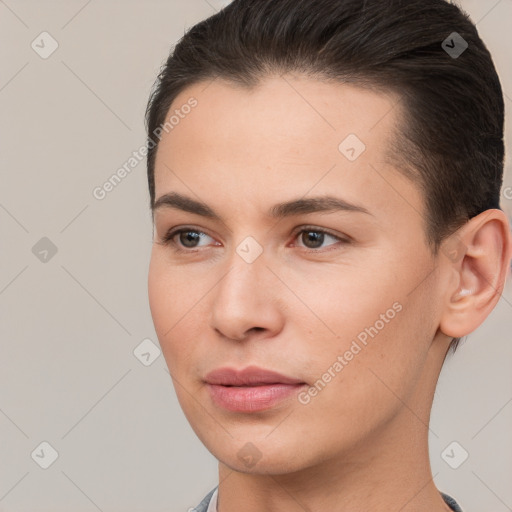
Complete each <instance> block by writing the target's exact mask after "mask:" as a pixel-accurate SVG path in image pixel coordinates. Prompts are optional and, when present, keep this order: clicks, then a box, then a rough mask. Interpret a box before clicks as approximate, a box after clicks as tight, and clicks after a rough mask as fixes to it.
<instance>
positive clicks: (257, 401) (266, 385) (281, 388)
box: [205, 366, 306, 413]
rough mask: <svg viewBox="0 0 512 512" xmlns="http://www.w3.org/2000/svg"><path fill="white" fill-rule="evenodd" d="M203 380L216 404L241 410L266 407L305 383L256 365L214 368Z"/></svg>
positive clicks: (235, 410)
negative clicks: (239, 367) (239, 368)
mask: <svg viewBox="0 0 512 512" xmlns="http://www.w3.org/2000/svg"><path fill="white" fill-rule="evenodd" d="M205 382H206V383H207V385H208V391H209V393H210V397H211V399H212V400H213V402H214V403H215V404H216V405H218V406H219V407H222V408H224V409H227V410H229V411H233V412H245V413H249V412H258V411H263V410H266V409H270V408H272V407H274V406H275V405H277V404H278V403H279V402H281V401H283V400H285V399H286V398H289V397H290V396H291V395H293V394H294V393H296V392H297V391H298V390H299V389H300V388H302V387H303V386H306V383H305V382H303V381H301V380H299V379H294V378H291V377H287V376H286V375H282V374H280V373H277V372H274V371H271V370H266V369H264V368H259V367H257V366H250V367H247V368H245V369H243V370H236V369H234V368H218V369H217V370H214V371H212V372H210V373H208V374H207V375H206V378H205Z"/></svg>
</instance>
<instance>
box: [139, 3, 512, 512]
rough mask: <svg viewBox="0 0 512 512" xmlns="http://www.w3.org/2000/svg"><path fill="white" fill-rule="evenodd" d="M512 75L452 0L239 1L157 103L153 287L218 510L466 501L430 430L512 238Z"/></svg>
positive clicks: (207, 502)
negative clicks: (208, 461)
mask: <svg viewBox="0 0 512 512" xmlns="http://www.w3.org/2000/svg"><path fill="white" fill-rule="evenodd" d="M503 110H504V107H503V96H502V91H501V87H500V82H499V79H498V76H497V74H496V71H495V68H494V65H493V62H492V59H491V56H490V54H489V52H488V50H487V48H486V47H485V45H484V43H483V42H482V41H481V39H480V37H479V35H478V33H477V30H476V28H475V26H474V24H473V23H472V22H471V21H470V19H469V17H468V16H467V15H466V14H465V13H463V12H462V11H461V10H460V9H459V8H458V7H457V6H455V5H453V4H450V3H448V2H445V1H444V0H429V1H425V0H408V1H402V0H365V1H361V0H234V2H232V3H231V4H230V5H228V6H227V7H226V8H225V9H223V10H222V11H220V12H219V13H217V14H215V15H214V16H211V17H210V18H208V19H206V20H204V21H202V22H200V23H198V24H197V25H195V26H193V27H192V28H191V29H190V30H188V31H187V33H186V34H185V35H184V37H183V38H182V39H181V40H180V41H179V42H178V44H177V45H176V47H175V48H174V49H173V51H172V52H171V54H170V55H169V58H168V60H167V62H166V64H165V66H164V67H163V70H162V72H161V73H160V75H159V80H158V83H157V84H156V87H155V88H154V90H153V91H152V94H151V98H150V101H149V104H148V109H147V128H148V160H147V163H148V183H149V190H150V206H151V210H152V212H153V221H154V228H155V238H154V244H153V250H152V255H151V262H150V268H149V277H148V291H149V301H150V307H151V313H152V317H153V321H154V325H155V329H156V332H157V335H158V338H159V341H160V345H161V347H162V351H163V354H164V356H165V359H166V362H167V365H168V368H169V371H170V374H171V376H172V379H173V383H174V387H175V390H176V393H177V397H178V399H179V402H180V405H181V407H182V409H183V412H184V414H185V415H186V417H187V419H188V421H189V422H190V425H191V427H192V428H193V430H194V431H195V433H196V434H197V436H198V437H199V439H200V440H201V441H202V442H203V443H204V445H205V446H206V447H207V449H208V450H209V451H210V452H211V453H212V454H213V455H214V456H215V457H216V458H217V459H218V461H219V485H218V486H217V487H215V489H212V491H211V492H210V493H208V495H207V496H206V497H205V499H203V501H202V502H201V504H200V505H199V506H198V507H196V509H195V510H197V511H201V512H204V511H207V512H235V511H236V512H238V511H240V510H243V511H244V512H282V511H287V512H292V511H297V512H299V511H301V512H302V511H312V512H313V511H314V512H317V511H320V510H331V511H333V512H334V511H336V512H348V511H351V512H353V511H354V510H358V511H362V510H371V511H372V512H389V511H391V510H396V511H397V512H398V511H401V512H427V511H428V512H441V511H447V510H455V511H459V510H460V507H459V505H458V504H457V502H456V501H455V500H454V499H453V498H452V497H450V495H449V494H447V493H445V492H442V491H441V490H439V489H437V487H436V485H435V483H434V481H433V478H432V473H431V468H430V461H429V451H428V433H429V418H430V411H431V407H432V400H433V395H434V390H435V387H436V383H437V379H438V376H439V373H440V371H441V368H442V365H443V362H444V360H445V358H446V356H447V354H448V352H449V349H450V347H452V350H453V351H454V350H455V349H456V347H457V344H458V342H459V340H460V339H461V338H462V337H464V336H466V335H468V334H469V333H471V332H472V331H474V330H475V329H476V328H477V327H478V326H479V325H481V323H482V322H483V321H484V320H485V319H486V317H487V316H488V315H489V314H490V312H491V311H492V309H493V308H494V306H495V305H496V303H497V301H498V300H499V298H500V294H501V292H502V290H503V287H504V282H505V280H506V277H507V272H508V269H509V265H510V259H511V254H512V238H511V235H510V226H509V223H508V219H507V217H506V215H505V214H504V213H503V211H502V210H501V209H500V204H499V202H500V201H499V199H500V187H501V185H502V177H503V157H504V145H503V115H504V114H503Z"/></svg>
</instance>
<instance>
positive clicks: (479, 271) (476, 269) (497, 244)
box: [439, 209, 512, 338]
mask: <svg viewBox="0 0 512 512" xmlns="http://www.w3.org/2000/svg"><path fill="white" fill-rule="evenodd" d="M511 257H512V235H511V232H510V225H509V221H508V218H507V216H506V215H505V214H504V212H503V211H502V210H498V209H489V210H485V211H484V212H482V213H480V214H479V215H477V216H476V217H473V218H472V219H471V220H469V221H468V222H467V223H466V224H464V226H462V227H461V228H460V229H459V230H458V231H456V232H455V233H453V234H452V235H451V236H450V237H448V238H447V239H446V240H444V241H443V244H442V246H441V248H440V252H439V265H440V266H441V267H442V273H443V275H445V276H446V277H447V278H446V281H445V282H446V283H447V284H446V288H445V290H444V292H445V293H444V295H443V299H442V300H443V308H442V314H441V319H440V324H439V329H440V330H441V331H442V332H443V333H444V334H446V335H447V336H450V337H453V338H461V337H463V336H467V335H468V334H469V333H471V332H473V331H474V330H475V329H476V328H477V327H479V326H480V324H482V322H483V321H484V320H485V319H486V318H487V316H488V315H489V314H490V312H491V311H492V310H493V308H494V306H495V305H496V303H497V302H498V300H499V299H500V296H501V293H502V292H503V288H504V286H505V281H506V279H507V277H509V275H510V260H511Z"/></svg>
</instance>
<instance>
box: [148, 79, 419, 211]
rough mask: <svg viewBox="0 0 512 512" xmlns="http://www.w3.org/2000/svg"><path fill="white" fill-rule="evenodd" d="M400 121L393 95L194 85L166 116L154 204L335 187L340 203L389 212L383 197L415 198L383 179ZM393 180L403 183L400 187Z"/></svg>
mask: <svg viewBox="0 0 512 512" xmlns="http://www.w3.org/2000/svg"><path fill="white" fill-rule="evenodd" d="M191 101H193V103H191ZM190 104H195V106H194V107H193V108H189V107H184V106H186V105H190ZM400 114H401V111H400V109H399V103H398V98H397V96H396V95H393V94H391V93H385V92H383V91H377V90H375V91H372V90H369V89H363V88H361V87H357V86H354V85H350V84H343V83H333V82H330V83H329V82H325V81H319V80H315V79H311V78H307V77H303V76H300V75H299V76H297V75H293V76H292V75H283V76H274V77H268V78H266V79H264V80H263V81H262V82H261V83H259V84H258V85H257V86H255V87H252V88H245V87H242V86H239V85H235V84H232V83H229V82H226V81H224V80H221V79H215V80H213V81H212V80H210V81H208V82H201V83H196V84H194V85H193V86H190V87H188V88H186V89H185V90H183V91H182V92H181V93H180V94H179V95H178V96H177V97H176V98H175V100H174V101H173V103H172V105H171V107H170V109H169V112H168V114H167V116H166V120H167V119H169V118H170V116H171V115H173V116H174V118H173V126H172V129H170V130H168V131H167V132H166V131H164V132H163V135H162V138H161V140H160V143H159V148H158V152H157V157H156V161H155V190H156V197H157V198H158V197H159V195H161V194H163V193H166V192H169V191H170V190H172V189H181V190H182V191H184V192H185V191H187V192H190V190H187V189H192V192H193V193H197V194H199V195H200V196H202V197H208V195H211V193H212V192H213V191H215V197H217V198H218V199H219V201H221V202H222V201H223V200H226V201H232V200H233V197H235V196H239V197H243V196H245V198H246V199H249V194H250V192H251V191H252V192H253V193H254V195H253V196H252V197H251V198H250V199H262V200H263V197H264V196H265V195H267V196H268V195H269V193H270V191H271V190H272V191H280V193H281V196H282V195H283V194H284V193H286V195H289V196H290V197H292V196H296V195H298V194H300V195H304V194H306V193H307V192H308V190H312V189H313V188H315V189H316V190H315V192H326V191H330V190H332V189H333V187H334V188H337V189H340V187H341V188H342V189H343V192H344V196H345V198H346V199H347V200H353V201H354V202H360V201H359V200H360V198H361V197H360V196H361V192H364V193H365V195H367V196H368V197H369V199H371V200H373V201H377V203H379V202H380V203H382V207H383V208H384V209H386V208H389V207H390V206H391V205H390V203H389V197H388V196H389V195H393V196H396V194H397V190H398V189H400V188H402V189H403V188H404V187H405V188H407V190H405V189H404V190H403V193H405V194H407V195H409V196H411V195H412V196H414V195H415V194H416V195H417V191H413V190H409V189H410V188H411V183H410V182H409V181H408V180H406V179H405V178H403V177H402V176H400V175H399V173H397V172H393V176H389V173H390V171H392V169H391V168H390V165H389V163H388V159H387V156H388V155H387V152H388V151H389V149H390V147H391V146H390V141H391V139H392V138H393V137H394V134H395V131H396V129H397V128H398V127H399V119H400ZM383 174H386V179H385V180H383V177H382V176H383ZM386 180H387V184H386ZM390 180H391V181H393V182H396V181H397V180H398V181H400V184H399V186H398V189H397V188H396V185H397V184H396V183H394V185H395V186H391V181H390ZM379 188H380V190H379ZM370 189H373V192H374V194H370V192H371V190H370ZM287 192H288V193H287ZM258 194H260V195H259V196H258V197H256V196H257V195H258ZM189 195H190V194H189ZM372 195H374V196H375V197H373V198H372V197H370V196H372ZM351 196H352V197H351ZM281 199H282V197H281ZM394 199H395V200H396V197H395V198H394ZM416 199H417V202H418V205H419V203H420V202H421V198H420V197H419V196H418V197H416ZM408 200H409V201H413V202H414V197H410V198H409V199H408Z"/></svg>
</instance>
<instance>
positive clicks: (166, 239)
mask: <svg viewBox="0 0 512 512" xmlns="http://www.w3.org/2000/svg"><path fill="white" fill-rule="evenodd" d="M188 232H192V233H198V234H200V235H206V236H210V235H208V234H207V233H205V232H204V231H201V230H199V229H195V228H192V227H184V228H180V229H175V230H174V229H170V230H169V231H168V232H167V233H166V234H165V235H164V236H163V237H162V239H161V242H159V243H160V244H161V245H165V246H170V247H171V248H172V250H173V251H175V252H176V253H197V252H199V251H200V250H201V249H200V248H192V249H190V248H188V249H183V248H181V247H179V246H178V244H177V243H176V242H175V241H174V240H173V239H174V238H175V237H176V236H177V235H179V234H180V233H188ZM311 232H313V233H321V234H324V235H329V236H331V237H333V238H336V239H337V240H338V241H339V242H341V243H342V244H348V243H350V242H351V240H350V239H349V238H348V237H346V238H342V237H339V236H337V235H334V234H333V233H331V232H329V231H326V230H324V229H319V228H317V227H315V226H302V227H301V229H300V230H299V231H296V232H294V240H295V239H296V238H297V237H298V236H299V235H300V234H302V233H311ZM332 245H336V244H332ZM303 250H304V252H309V253H324V252H327V251H331V250H333V249H329V248H328V249H325V250H321V249H308V248H305V249H303Z"/></svg>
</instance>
